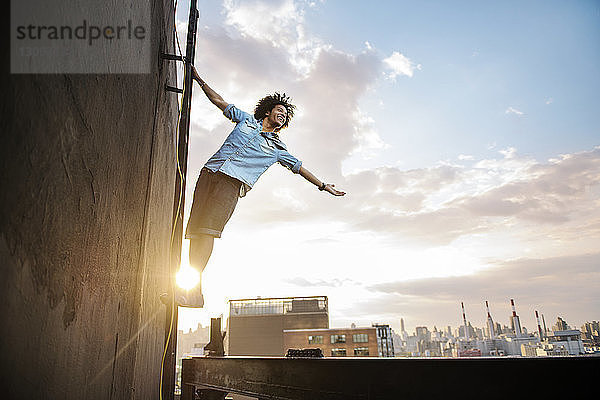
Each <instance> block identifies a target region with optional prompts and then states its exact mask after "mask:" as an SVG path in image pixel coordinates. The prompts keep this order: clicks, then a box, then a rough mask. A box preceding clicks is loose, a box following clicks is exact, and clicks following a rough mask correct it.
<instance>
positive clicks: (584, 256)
mask: <svg viewBox="0 0 600 400" xmlns="http://www.w3.org/2000/svg"><path fill="white" fill-rule="evenodd" d="M198 9H199V11H200V18H199V21H198V36H197V45H196V59H195V66H196V68H197V70H198V72H199V74H200V75H201V76H202V78H203V79H204V80H205V81H206V82H207V83H208V84H209V85H210V86H211V87H212V88H213V89H214V90H215V91H216V92H217V93H219V94H220V95H221V96H222V97H223V98H224V99H225V100H226V101H228V102H230V103H234V104H235V105H236V106H237V107H239V108H241V109H243V110H246V111H248V112H252V111H253V109H254V105H255V104H256V102H257V100H258V99H259V98H261V97H263V96H264V95H266V94H268V93H273V92H275V91H279V92H285V93H286V94H288V95H290V96H291V97H292V99H293V102H294V103H295V104H296V106H297V111H296V116H295V117H294V119H293V120H292V122H291V123H290V126H289V128H287V129H286V130H284V131H283V132H282V133H281V137H282V140H283V141H284V142H285V143H286V144H287V146H288V150H289V151H290V153H292V154H293V155H294V156H296V157H297V158H299V159H300V160H302V162H303V166H304V167H305V168H307V169H308V170H309V171H311V172H313V173H314V174H315V175H316V176H317V177H319V178H320V179H321V180H324V181H326V182H329V183H335V185H336V188H339V189H340V190H343V191H346V192H347V195H346V196H344V197H334V196H331V195H328V194H327V193H324V192H319V191H318V190H316V187H315V186H313V185H311V184H310V183H308V182H307V181H305V180H304V179H303V178H302V177H300V176H299V175H294V174H292V173H291V172H290V171H289V170H287V169H285V168H282V167H281V166H280V165H277V164H276V165H273V166H272V167H271V168H270V169H269V170H267V172H266V173H265V174H264V175H263V176H262V177H261V178H260V179H259V181H258V182H257V183H256V185H255V186H254V188H253V189H252V190H251V191H250V192H249V193H248V195H247V196H246V197H245V198H242V199H240V201H239V202H238V205H237V208H236V211H235V213H234V214H233V217H232V218H231V220H230V221H229V223H228V225H227V226H226V228H225V230H224V232H223V236H222V238H221V239H218V240H216V243H215V247H214V251H213V256H212V258H211V260H210V262H209V264H208V266H207V268H206V270H205V272H204V274H203V292H204V296H205V308H204V309H203V310H182V311H181V312H180V316H181V317H180V322H179V327H180V329H184V330H187V329H189V328H195V327H196V324H197V323H202V324H203V325H206V324H207V323H208V321H209V318H210V317H215V316H218V315H219V314H221V313H225V315H226V306H227V300H229V299H240V298H253V297H257V296H261V297H288V296H311V295H318V296H321V295H324V296H328V298H329V313H330V326H331V327H349V326H350V324H351V323H355V324H356V325H357V326H370V325H371V323H388V324H390V325H391V326H392V328H394V329H395V330H397V331H398V330H399V328H400V318H403V319H404V321H405V325H406V328H407V331H409V333H411V332H412V331H414V327H415V326H428V327H429V328H430V329H433V327H434V326H437V327H438V328H441V327H446V326H448V325H450V326H453V327H456V326H458V325H460V324H461V323H462V314H461V309H460V303H461V302H464V303H465V307H466V314H467V319H468V320H469V321H470V322H471V323H472V324H473V325H474V326H480V327H481V326H484V324H485V317H486V313H485V305H484V302H485V301H486V300H487V301H489V303H490V309H491V313H492V317H493V318H494V319H495V320H496V321H497V322H500V323H501V324H503V325H504V324H506V325H509V316H510V312H511V310H510V299H511V298H514V299H515V303H516V306H517V313H518V314H519V315H520V316H521V321H522V324H523V325H524V326H526V327H527V328H528V329H529V330H530V331H532V330H535V329H536V323H535V317H534V310H538V311H539V312H540V313H541V314H544V316H545V320H546V323H547V325H552V324H553V323H554V322H555V321H556V318H557V316H561V317H562V318H564V319H565V320H566V321H567V323H569V324H570V325H571V326H575V327H579V326H580V325H581V324H583V323H584V322H585V321H589V320H598V319H600V246H599V244H600V207H599V206H600V128H599V127H600V112H599V111H600V100H599V96H598V93H600V77H599V74H598V71H599V70H600V45H599V43H600V3H599V2H597V1H570V2H565V1H523V0H521V1H503V2H480V1H454V2H444V1H421V2H407V1H377V2H366V1H336V0H324V1H301V0H244V1H235V0H224V1H209V0H200V1H199V2H198ZM188 11H189V2H187V1H179V4H178V11H177V27H178V32H179V40H180V45H181V50H182V52H185V37H186V30H187V28H186V26H187V18H188ZM191 121H192V122H191V130H190V149H189V164H188V165H189V166H188V185H187V191H186V215H189V208H190V205H191V201H192V196H193V188H194V183H195V181H196V179H197V176H198V174H199V172H200V169H201V168H202V166H203V164H204V163H205V162H206V160H207V159H208V158H209V157H210V156H211V155H212V154H213V153H214V152H215V151H216V150H217V149H218V148H219V147H220V145H221V144H222V142H223V141H224V139H225V138H226V136H227V135H228V134H229V132H230V131H231V129H232V128H233V125H232V123H231V122H230V121H228V120H227V119H226V118H225V117H224V116H223V115H222V114H221V112H220V110H218V109H217V108H216V107H215V106H214V105H212V104H211V103H210V102H209V101H208V100H207V99H206V97H205V96H204V94H203V93H202V91H201V90H200V88H198V87H196V89H194V92H193V101H192V111H191ZM185 242H187V241H185ZM184 250H187V243H184ZM184 258H186V256H184Z"/></svg>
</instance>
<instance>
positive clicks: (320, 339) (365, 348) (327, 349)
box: [283, 324, 394, 357]
mask: <svg viewBox="0 0 600 400" xmlns="http://www.w3.org/2000/svg"><path fill="white" fill-rule="evenodd" d="M283 336H284V348H285V349H286V350H287V349H298V348H311V347H312V348H320V349H321V350H323V355H324V356H325V357H346V356H348V357H393V356H394V344H393V332H392V330H391V328H390V327H389V325H379V324H374V325H373V326H371V327H353V328H339V329H288V330H284V331H283Z"/></svg>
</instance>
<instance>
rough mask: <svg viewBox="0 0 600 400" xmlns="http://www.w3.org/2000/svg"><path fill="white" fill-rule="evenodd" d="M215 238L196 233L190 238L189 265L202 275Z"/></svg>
mask: <svg viewBox="0 0 600 400" xmlns="http://www.w3.org/2000/svg"><path fill="white" fill-rule="evenodd" d="M214 242H215V238H214V236H212V235H196V236H195V237H194V238H193V239H190V266H192V267H193V268H196V269H197V270H198V272H200V275H201V276H202V271H204V268H206V264H208V260H209V259H210V255H211V254H212V250H213V244H214ZM201 285H202V279H200V291H202V286H201Z"/></svg>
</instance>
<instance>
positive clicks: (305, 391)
mask: <svg viewBox="0 0 600 400" xmlns="http://www.w3.org/2000/svg"><path fill="white" fill-rule="evenodd" d="M599 367H600V357H585V356H583V357H536V358H525V357H476V358H352V357H343V358H320V359H303V358H282V357H214V358H212V357H202V358H189V359H184V360H183V370H182V385H181V387H182V396H181V399H182V400H193V399H194V398H195V397H194V393H195V392H196V391H198V392H199V393H203V397H202V396H201V397H200V398H211V399H212V398H215V399H216V398H220V399H223V398H224V397H225V394H227V393H235V394H241V395H245V396H251V397H255V398H259V399H290V400H300V399H302V400H307V399H311V400H320V399H327V400H338V399H339V400H342V399H343V400H359V399H360V400H367V399H368V400H372V399H437V398H440V399H442V398H452V395H453V394H455V395H460V398H461V399H462V400H464V399H465V398H478V399H481V398H486V399H491V398H502V399H506V398H527V397H529V396H531V398H540V395H541V394H542V393H548V394H550V395H551V396H552V398H558V397H557V396H559V395H561V394H563V395H565V396H572V395H573V394H574V393H577V397H578V398H582V396H581V395H582V394H584V393H588V392H589V393H592V388H593V386H594V385H595V382H596V381H597V374H598V371H599V370H600V369H599ZM511 393H512V394H513V395H517V397H510V396H511V395H510V394H511ZM215 396H216V397H215ZM482 396H485V397H482ZM507 396H509V397H507Z"/></svg>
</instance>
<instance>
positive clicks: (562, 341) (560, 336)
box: [544, 329, 585, 356]
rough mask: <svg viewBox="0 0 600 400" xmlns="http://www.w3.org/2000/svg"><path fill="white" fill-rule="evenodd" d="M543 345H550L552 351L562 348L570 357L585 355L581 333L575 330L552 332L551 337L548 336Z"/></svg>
mask: <svg viewBox="0 0 600 400" xmlns="http://www.w3.org/2000/svg"><path fill="white" fill-rule="evenodd" d="M544 343H545V344H548V345H550V346H551V347H553V348H554V349H560V348H562V349H564V350H565V351H566V352H567V353H568V354H569V355H572V356H578V355H581V354H585V349H584V347H583V341H582V340H581V332H580V331H578V330H577V329H568V330H564V331H553V332H552V335H551V336H548V338H547V339H546V341H545V342H544Z"/></svg>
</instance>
